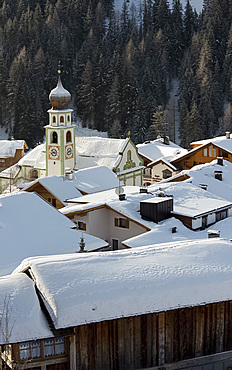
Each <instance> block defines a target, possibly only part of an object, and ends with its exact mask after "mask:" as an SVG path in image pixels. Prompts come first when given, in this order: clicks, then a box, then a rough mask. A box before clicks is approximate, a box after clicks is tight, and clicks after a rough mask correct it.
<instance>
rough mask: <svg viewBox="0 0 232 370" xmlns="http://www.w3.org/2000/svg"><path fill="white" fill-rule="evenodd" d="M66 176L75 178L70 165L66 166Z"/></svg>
mask: <svg viewBox="0 0 232 370" xmlns="http://www.w3.org/2000/svg"><path fill="white" fill-rule="evenodd" d="M65 178H66V179H67V180H73V172H72V171H71V169H70V168H68V167H66V168H65Z"/></svg>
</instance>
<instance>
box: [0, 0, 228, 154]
mask: <svg viewBox="0 0 232 370" xmlns="http://www.w3.org/2000/svg"><path fill="white" fill-rule="evenodd" d="M231 21H232V0H205V1H204V2H203V10H202V13H200V14H197V13H196V11H194V10H193V8H192V6H191V4H190V2H189V0H187V1H186V3H185V5H184V7H182V5H181V3H180V1H179V0H174V1H173V4H172V5H171V6H170V4H169V2H168V1H167V0H141V2H140V6H139V7H138V8H136V7H135V5H130V4H129V1H127V0H124V2H123V4H122V9H121V11H120V12H118V11H117V12H116V11H115V10H114V1H113V0H100V1H99V0H4V1H3V0H1V1H0V126H2V127H3V128H4V129H5V132H6V133H7V135H8V137H9V138H11V137H14V138H15V139H24V140H25V141H26V142H27V144H28V146H29V147H31V148H32V147H34V146H35V145H36V144H37V143H38V142H40V141H43V137H44V126H45V125H46V124H47V123H48V115H47V110H48V109H49V108H50V105H49V100H48V95H49V92H50V91H51V89H52V88H54V87H55V86H56V83H57V69H58V63H59V61H60V63H61V70H62V82H63V85H64V87H65V88H66V89H68V90H69V91H70V92H71V94H72V105H73V109H74V111H75V119H78V120H80V121H81V122H82V124H83V126H84V127H88V128H92V129H97V130H99V131H107V132H108V135H109V136H110V137H114V138H123V137H126V136H127V133H128V131H130V135H131V138H132V140H133V141H134V142H135V143H138V142H144V141H145V140H153V139H155V138H156V137H157V136H158V135H161V136H162V135H168V136H169V137H170V139H171V140H175V138H176V136H177V135H176V133H175V130H177V129H178V136H179V143H180V145H182V146H183V147H185V148H188V147H189V144H190V143H191V142H192V141H195V140H198V139H203V138H208V137H212V136H214V135H219V134H224V133H225V131H232V26H231V24H232V22H231ZM174 84H177V86H178V88H177V91H176V93H175V95H174V98H175V99H173V100H172V99H171V92H172V91H173V85H174ZM177 116H178V120H179V122H178V128H177V127H176V117H177Z"/></svg>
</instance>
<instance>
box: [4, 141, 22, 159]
mask: <svg viewBox="0 0 232 370" xmlns="http://www.w3.org/2000/svg"><path fill="white" fill-rule="evenodd" d="M17 149H19V150H23V149H24V140H0V158H8V157H11V158H14V156H15V152H16V150H17Z"/></svg>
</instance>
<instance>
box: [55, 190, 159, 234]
mask: <svg viewBox="0 0 232 370" xmlns="http://www.w3.org/2000/svg"><path fill="white" fill-rule="evenodd" d="M139 190H140V188H139V186H124V187H123V191H124V193H125V194H126V200H123V201H120V200H119V196H118V194H117V192H116V191H115V189H111V190H106V191H102V192H99V193H97V194H89V195H84V196H83V197H81V198H76V199H69V200H68V202H69V206H67V207H64V208H61V209H59V211H60V212H61V213H62V214H64V215H68V214H72V213H75V212H81V211H89V210H92V209H94V208H97V207H101V206H108V207H109V208H111V209H112V210H114V211H116V212H118V213H121V214H123V215H124V216H126V217H128V218H130V219H131V220H133V221H135V222H138V223H139V224H141V225H143V226H145V228H147V229H150V228H152V224H153V222H150V221H145V220H143V219H142V218H141V216H140V213H139V210H140V201H142V200H146V199H151V198H154V196H153V195H152V194H146V193H145V194H144V193H140V192H139ZM72 203H75V205H72Z"/></svg>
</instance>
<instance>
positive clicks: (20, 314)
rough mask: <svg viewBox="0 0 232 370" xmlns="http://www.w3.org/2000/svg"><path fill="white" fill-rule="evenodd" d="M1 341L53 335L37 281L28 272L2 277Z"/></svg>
mask: <svg viewBox="0 0 232 370" xmlns="http://www.w3.org/2000/svg"><path fill="white" fill-rule="evenodd" d="M0 296H1V300H0V317H1V314H3V317H2V322H1V330H0V344H7V343H16V342H23V341H28V340H33V339H37V338H48V337H53V334H52V332H51V331H50V329H49V327H48V325H47V323H46V320H45V318H44V316H43V314H42V311H41V307H40V304H39V300H38V297H37V295H36V292H35V288H34V283H33V281H32V280H30V279H29V277H27V276H26V275H25V274H14V275H10V276H4V277H0Z"/></svg>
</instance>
